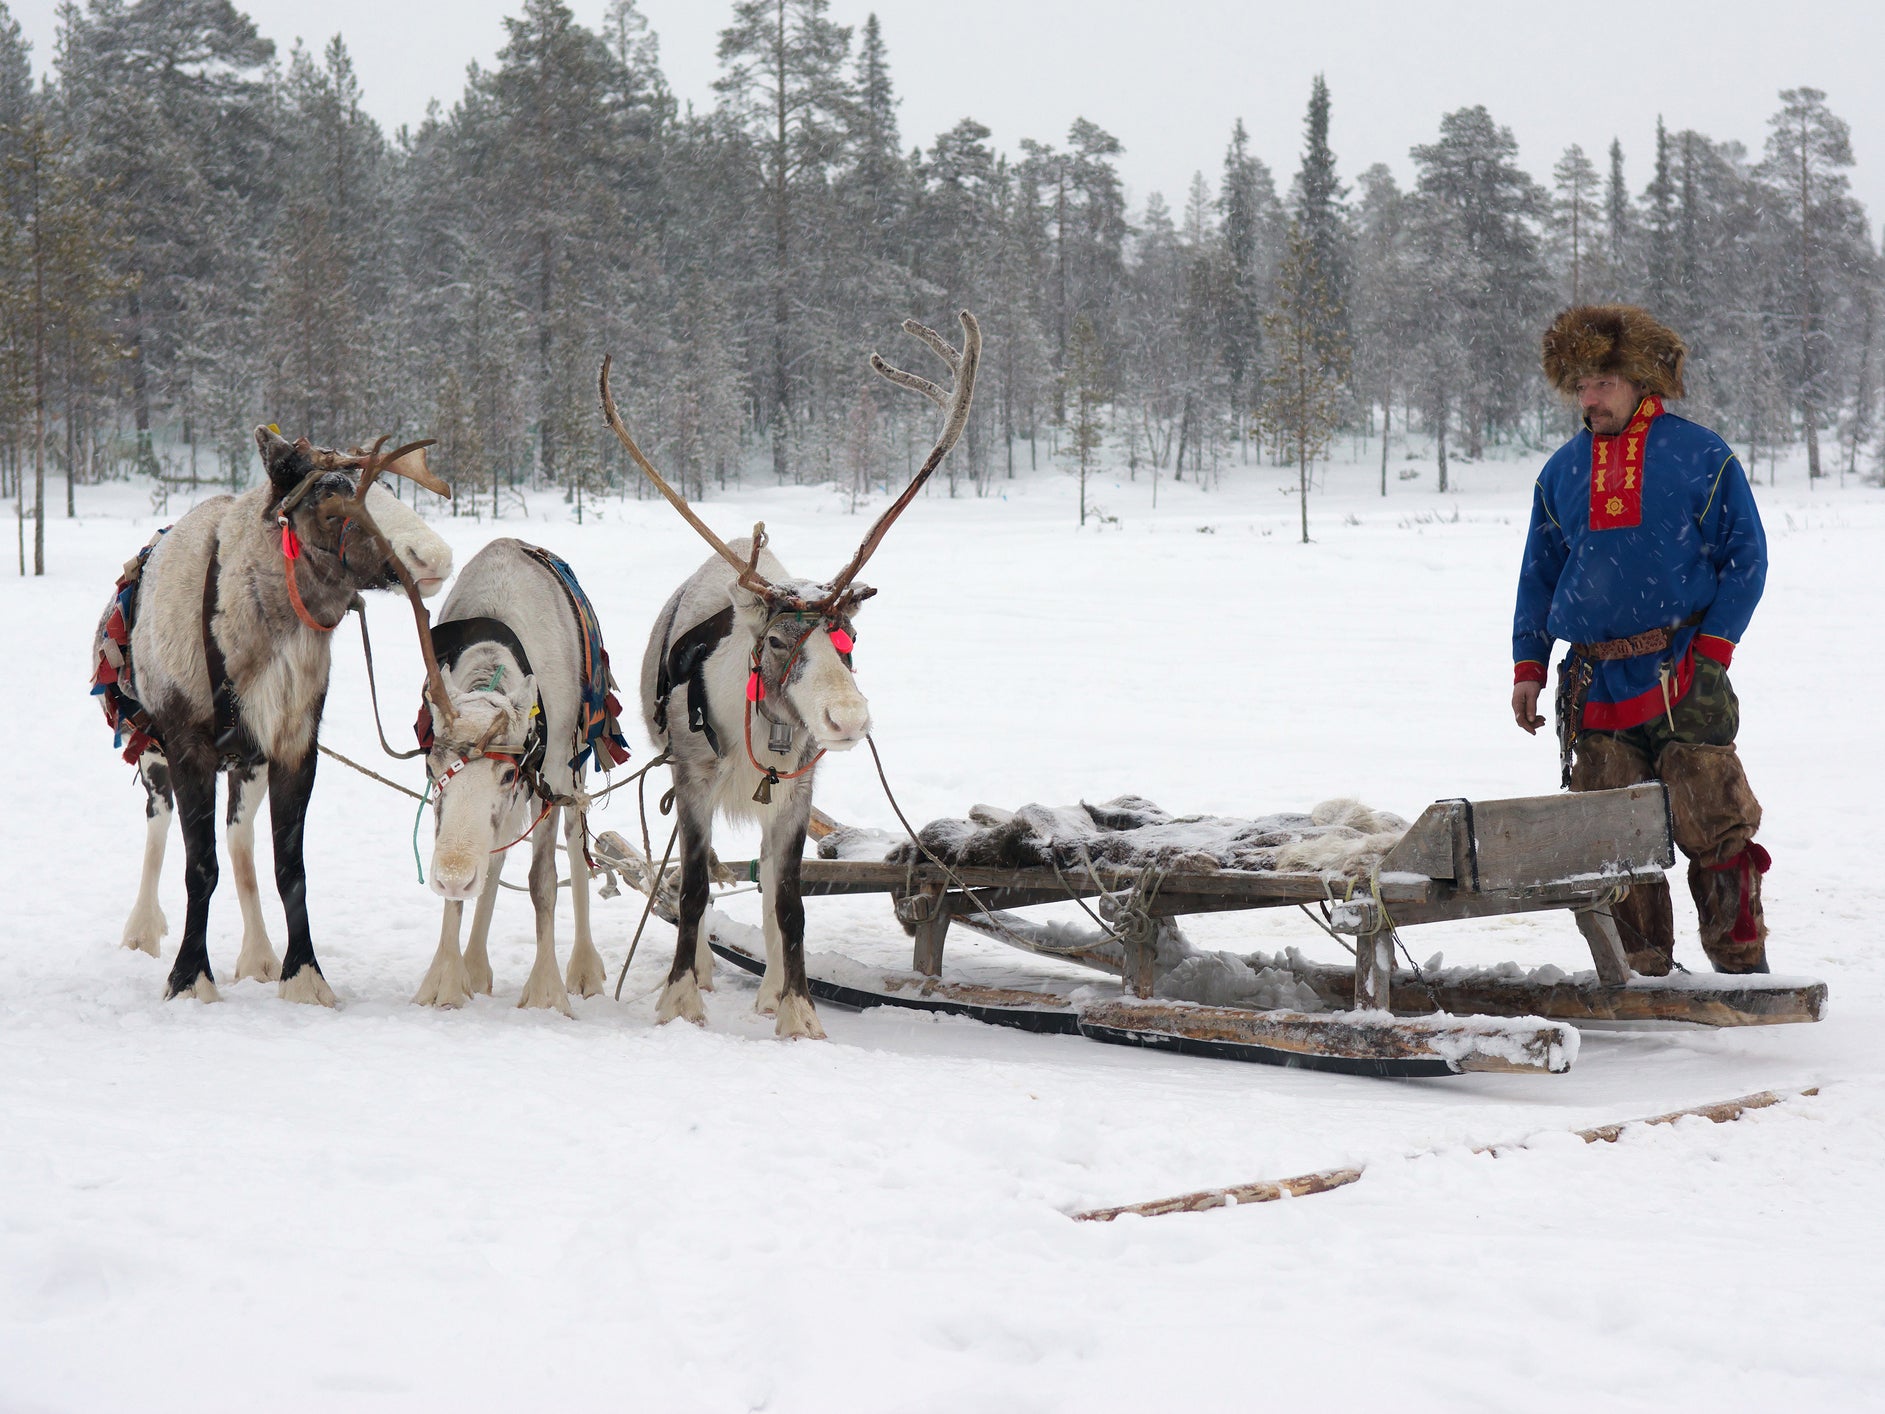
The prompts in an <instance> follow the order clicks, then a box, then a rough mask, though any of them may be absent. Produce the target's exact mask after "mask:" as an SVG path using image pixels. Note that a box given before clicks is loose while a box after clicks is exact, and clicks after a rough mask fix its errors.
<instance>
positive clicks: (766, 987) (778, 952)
mask: <svg viewBox="0 0 1885 1414" xmlns="http://www.w3.org/2000/svg"><path fill="white" fill-rule="evenodd" d="M771 838H772V828H771V825H770V824H768V825H767V827H766V829H765V830H763V831H762V832H761V834H760V845H759V914H760V919H759V921H760V931H761V932H763V933H764V934H765V935H766V972H765V975H764V976H763V977H761V978H760V979H759V995H758V996H757V997H755V998H754V999H753V1010H754V1011H756V1012H759V1013H760V1014H761V1015H762V1016H777V1015H778V1014H779V998H780V997H781V996H783V995H784V994H785V935H784V934H782V933H781V932H780V931H779V915H778V913H777V912H776V911H775V910H774V907H773V905H774V903H775V902H776V901H777V900H778V897H779V870H778V866H777V861H775V860H774V859H773V857H772V850H771V849H770V848H769V847H768V843H769V841H770V840H771Z"/></svg>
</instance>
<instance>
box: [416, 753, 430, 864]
mask: <svg viewBox="0 0 1885 1414" xmlns="http://www.w3.org/2000/svg"><path fill="white" fill-rule="evenodd" d="M428 799H432V777H430V775H426V794H424V796H420V797H418V811H417V813H415V814H413V867H415V869H418V882H420V884H424V882H426V865H424V863H420V862H418V822H420V820H424V818H426V801H428Z"/></svg>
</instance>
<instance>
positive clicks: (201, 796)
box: [164, 762, 221, 1002]
mask: <svg viewBox="0 0 1885 1414" xmlns="http://www.w3.org/2000/svg"><path fill="white" fill-rule="evenodd" d="M172 782H173V785H174V788H175V790H176V799H177V813H178V814H179V815H180V816H182V817H183V857H184V860H185V864H184V881H185V885H186V887H187V889H188V896H189V906H188V908H187V909H186V910H185V911H184V915H183V943H182V946H180V947H179V948H178V949H177V960H176V962H175V963H174V964H173V965H172V966H171V969H170V980H169V981H168V982H167V983H166V984H165V986H164V998H165V1000H168V999H170V998H171V997H195V998H196V999H197V1000H198V1001H199V1002H214V1001H220V1000H221V998H220V997H219V996H218V995H217V992H216V978H215V974H213V973H212V972H211V971H210V967H209V945H208V934H209V900H210V895H211V894H213V893H215V892H216V875H217V866H216V769H215V767H214V766H213V765H211V766H203V765H199V764H198V763H196V762H191V763H190V764H189V765H187V766H182V767H178V766H176V765H175V763H173V773H172Z"/></svg>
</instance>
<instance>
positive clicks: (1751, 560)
mask: <svg viewBox="0 0 1885 1414" xmlns="http://www.w3.org/2000/svg"><path fill="white" fill-rule="evenodd" d="M1590 479H1591V434H1590V433H1589V431H1588V430H1587V431H1583V432H1580V433H1578V434H1577V436H1575V437H1573V438H1572V439H1571V440H1570V441H1569V442H1566V443H1565V444H1564V445H1563V446H1562V447H1560V448H1559V449H1558V450H1557V451H1556V452H1555V453H1554V454H1553V455H1552V457H1551V460H1550V461H1548V462H1546V463H1545V469H1544V471H1543V472H1541V473H1540V474H1539V477H1538V485H1537V487H1536V489H1535V494H1534V495H1533V497H1532V523H1531V532H1530V534H1529V535H1528V536H1527V537H1526V540H1525V559H1524V562H1523V564H1522V565H1521V566H1520V568H1519V579H1518V606H1517V609H1516V611H1515V612H1514V614H1513V616H1512V658H1513V661H1514V662H1515V663H1516V664H1517V668H1516V670H1515V677H1516V678H1517V679H1518V680H1519V681H1521V682H1523V681H1528V680H1529V681H1537V682H1543V681H1544V680H1545V664H1546V663H1547V662H1548V661H1549V659H1550V656H1551V645H1552V642H1553V641H1554V640H1556V639H1563V640H1565V641H1567V642H1571V643H1596V642H1600V641H1602V640H1605V639H1612V638H1628V637H1630V636H1632V635H1634V634H1638V633H1643V632H1645V631H1647V630H1649V629H1656V628H1675V627H1676V626H1677V625H1679V624H1681V623H1683V621H1684V620H1686V619H1689V618H1691V617H1693V616H1695V615H1697V614H1700V615H1701V616H1702V617H1701V620H1700V622H1699V624H1697V625H1693V626H1690V627H1686V628H1681V629H1679V630H1678V631H1677V633H1676V635H1675V640H1674V642H1673V643H1672V644H1671V645H1670V647H1669V650H1668V651H1667V652H1666V653H1652V654H1644V655H1642V656H1639V657H1635V658H1623V659H1616V660H1613V661H1610V662H1599V663H1595V664H1593V665H1592V666H1593V669H1594V676H1593V678H1592V681H1591V687H1590V697H1589V701H1588V703H1587V705H1586V707H1585V711H1584V721H1583V725H1584V726H1585V727H1588V728H1591V729H1594V730H1598V731H1621V730H1624V729H1625V728H1628V727H1633V726H1637V725H1638V724H1640V723H1642V722H1646V721H1648V720H1649V719H1650V718H1651V717H1654V716H1657V715H1659V714H1660V713H1661V712H1662V711H1663V710H1664V708H1665V698H1664V686H1663V678H1662V673H1663V670H1664V669H1665V668H1667V669H1668V671H1669V674H1670V680H1669V693H1668V698H1667V701H1668V702H1669V703H1674V702H1677V701H1680V700H1681V698H1682V696H1683V694H1684V693H1686V692H1687V691H1688V689H1689V682H1690V679H1691V677H1692V676H1693V673H1694V665H1695V654H1696V653H1697V652H1698V651H1699V652H1701V653H1703V654H1705V655H1707V656H1709V657H1712V658H1715V659H1716V660H1718V661H1720V662H1722V663H1726V662H1728V661H1729V659H1730V658H1731V657H1732V656H1733V654H1734V646H1735V644H1736V643H1738V642H1740V639H1741V635H1742V634H1743V633H1744V632H1745V631H1746V630H1747V626H1748V621H1749V620H1750V619H1751V618H1753V616H1754V606H1755V605H1756V604H1758V603H1759V602H1760V598H1761V589H1762V587H1763V586H1764V585H1765V583H1766V580H1767V537H1766V534H1765V533H1764V532H1763V531H1762V529H1761V517H1760V512H1759V511H1758V510H1757V509H1756V508H1755V504H1754V493H1753V491H1752V489H1751V488H1750V487H1749V485H1748V478H1747V474H1746V473H1745V472H1744V471H1742V469H1741V463H1740V462H1739V461H1738V460H1737V459H1736V457H1735V454H1734V452H1733V451H1732V450H1730V448H1729V447H1728V444H1727V443H1725V442H1723V441H1722V440H1721V438H1720V437H1718V436H1716V435H1715V434H1714V433H1713V432H1711V431H1709V430H1708V429H1707V428H1706V427H1702V426H1700V425H1698V424H1696V423H1693V422H1690V421H1688V420H1687V419H1685V418H1680V417H1677V416H1675V415H1674V414H1672V413H1667V412H1665V413H1663V414H1662V415H1661V416H1659V417H1657V418H1656V419H1655V420H1654V421H1653V422H1651V423H1650V426H1649V434H1648V441H1647V443H1646V444H1645V446H1644V449H1643V488H1642V489H1643V515H1642V523H1641V524H1640V525H1634V526H1622V527H1619V528H1616V529H1612V530H1592V529H1591V528H1590Z"/></svg>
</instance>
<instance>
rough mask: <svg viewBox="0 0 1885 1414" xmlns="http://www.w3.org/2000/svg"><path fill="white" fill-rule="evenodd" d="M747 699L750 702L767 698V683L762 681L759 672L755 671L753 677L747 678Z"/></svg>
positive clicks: (762, 700)
mask: <svg viewBox="0 0 1885 1414" xmlns="http://www.w3.org/2000/svg"><path fill="white" fill-rule="evenodd" d="M746 700H747V701H748V702H764V701H765V700H766V684H765V683H764V682H763V681H761V679H760V676H759V674H758V673H754V674H753V675H752V676H751V677H749V678H747V679H746Z"/></svg>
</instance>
